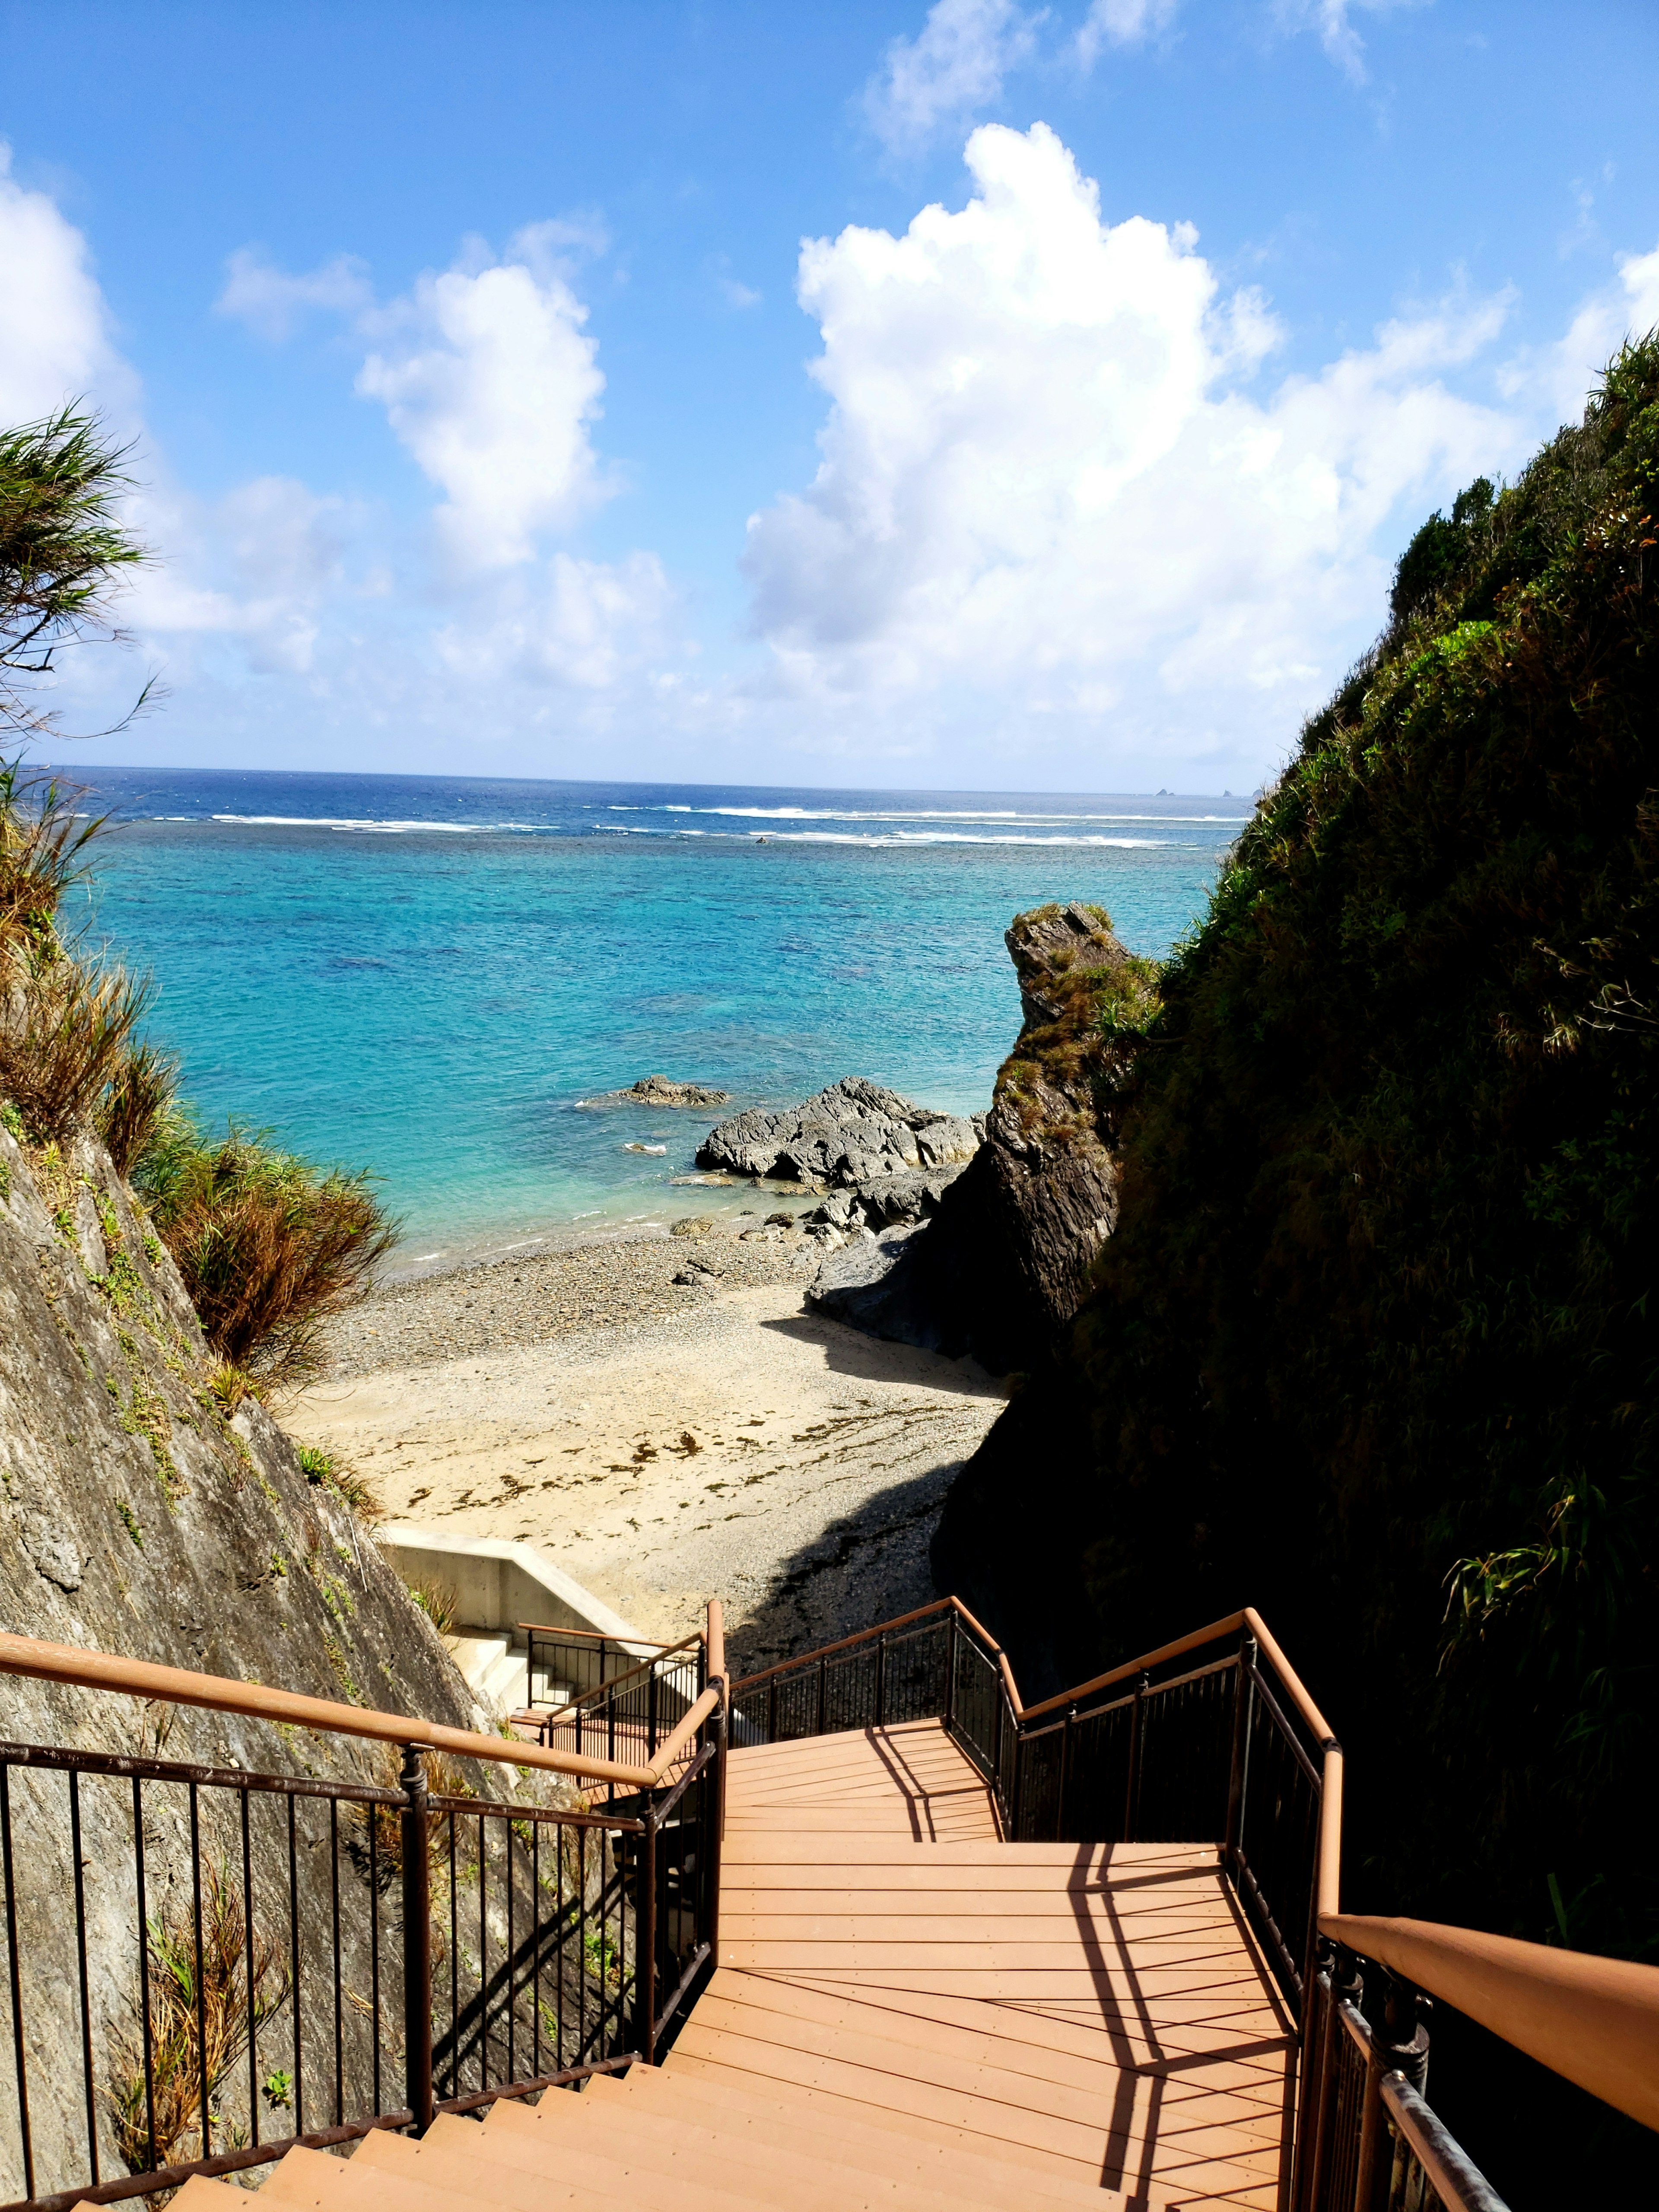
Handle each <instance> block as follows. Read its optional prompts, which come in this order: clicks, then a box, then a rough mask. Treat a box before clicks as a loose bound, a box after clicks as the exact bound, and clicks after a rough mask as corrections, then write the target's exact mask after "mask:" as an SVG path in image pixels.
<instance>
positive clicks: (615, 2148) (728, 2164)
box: [503, 2088, 1069, 2212]
mask: <svg viewBox="0 0 1659 2212" xmlns="http://www.w3.org/2000/svg"><path fill="white" fill-rule="evenodd" d="M555 2114H559V2115H562V2117H554V2115H555ZM544 2115H545V2117H544ZM505 2119H506V2115H505V2113H503V2120H504V2121H505ZM503 2132H504V2134H505V2133H511V2134H512V2135H513V2136H533V2137H534V2138H535V2141H536V2147H537V2148H538V2152H539V2154H540V2155H541V2156H542V2157H543V2158H544V2159H546V2160H556V2162H557V2170H558V2171H560V2172H567V2171H569V2170H571V2167H570V2161H571V2160H572V2158H573V2157H574V2156H576V2155H579V2154H580V2153H582V2152H584V2151H585V2152H587V2153H590V2154H592V2155H594V2156H596V2157H600V2158H610V2159H611V2160H614V2161H615V2162H616V2164H617V2166H623V2165H625V2166H626V2167H627V2169H628V2178H629V2191H630V2195H633V2196H636V2197H637V2201H640V2202H643V2203H656V2202H658V2201H661V2202H662V2203H667V2204H687V2205H690V2204H700V2203H703V2202H704V2201H705V2198H706V2199H707V2201H708V2202H711V2203H722V2202H731V2203H738V2202H741V2203H743V2204H744V2206H746V2207H748V2206H764V2207H766V2208H767V2209H768V2212H771V2208H773V2207H775V2206H779V2205H782V2204H787V2206H788V2207H789V2208H790V2212H960V2209H961V2207H962V2205H963V2202H964V2199H963V2196H962V2195H961V2193H960V2192H955V2193H941V2192H939V2191H937V2190H928V2189H925V2188H923V2187H922V2186H921V2185H919V2184H918V2183H916V2182H915V2181H914V2180H913V2179H910V2178H909V2177H908V2176H906V2175H902V2174H900V2173H897V2172H894V2171H893V2170H892V2166H891V2162H890V2163H889V2166H888V2167H887V2168H886V2169H885V2170H884V2171H878V2172H872V2171H871V2170H870V2169H869V2168H868V2167H867V2166H860V2165H858V2164H856V2163H849V2162H848V2160H845V2159H844V2158H842V2155H841V2151H840V2146H839V2144H838V2143H837V2142H836V2140H835V2138H834V2137H833V2136H831V2135H830V2134H829V2133H828V2132H825V2133H823V2135H821V2136H819V2137H818V2139H817V2142H816V2143H815V2144H813V2146H812V2147H811V2148H810V2149H808V2150H803V2149H802V2148H801V2144H802V2141H803V2138H802V2135H801V2132H800V2130H796V2131H795V2134H794V2136H793V2142H791V2143H785V2144H779V2143H777V2142H768V2141H765V2140H763V2139H760V2138H757V2137H755V2136H745V2135H744V2132H743V2131H742V2130H738V2129H734V2128H732V2127H730V2126H727V2127H725V2128H721V2127H719V2126H712V2127H711V2126H710V2125H709V2124H708V2115H707V2114H704V2115H703V2116H702V2119H700V2120H688V2119H687V2118H685V2117H684V2115H683V2114H681V2113H678V2112H667V2111H666V2110H663V2109H659V2108H656V2107H654V2106H652V2105H651V2103H650V2100H647V2098H645V2097H643V2096H641V2095H639V2094H635V2095H632V2096H630V2095H629V2093H628V2092H627V2091H626V2089H622V2088H619V2089H618V2091H617V2093H616V2094H615V2095H614V2096H613V2097H611V2098H608V2099H605V2100H600V2099H598V2098H594V2099H589V2098H587V2097H580V2098H577V2097H563V2098H557V2099H555V2100H551V2101H550V2100H544V2101H543V2104H542V2105H541V2106H538V2108H537V2110H536V2112H525V2113H522V2114H521V2115H520V2118H519V2119H518V2121H517V2122H516V2123H507V2127H506V2128H505V2129H504V2131H503ZM573 2147H574V2148H573ZM647 2171H649V2172H654V2174H656V2175H657V2176H659V2177H660V2180H659V2185H658V2186H657V2187H656V2188H653V2187H652V2186H651V2185H649V2184H648V2183H647V2182H646V2181H645V2176H646V2173H647ZM641 2190H642V2191H643V2193H642V2194H641V2193H640V2192H641ZM985 2201H986V2200H985V2199H984V2198H982V2197H980V2196H978V2195H970V2196H969V2197H968V2198H967V2199H966V2202H968V2203H972V2204H979V2203H984V2202H985ZM1068 2212H1069V2208H1068Z"/></svg>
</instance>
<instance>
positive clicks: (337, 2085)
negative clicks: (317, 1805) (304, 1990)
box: [328, 1797, 345, 2127]
mask: <svg viewBox="0 0 1659 2212" xmlns="http://www.w3.org/2000/svg"><path fill="white" fill-rule="evenodd" d="M328 1859H329V1883H330V1891H331V1901H332V1904H333V1907H334V2124H335V2126H336V2127H339V2126H340V2125H341V2124H343V2121H344V2119H345V2016H344V2013H343V2009H342V2006H341V1992H340V1801H339V1799H338V1798H337V1797H331V1798H330V1799H329V1801H328Z"/></svg>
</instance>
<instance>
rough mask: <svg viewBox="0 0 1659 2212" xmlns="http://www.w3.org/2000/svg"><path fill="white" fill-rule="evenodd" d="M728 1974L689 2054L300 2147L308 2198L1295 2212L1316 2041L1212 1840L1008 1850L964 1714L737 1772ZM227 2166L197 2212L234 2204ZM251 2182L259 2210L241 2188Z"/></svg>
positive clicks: (437, 2208)
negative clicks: (1287, 2180) (1303, 2030)
mask: <svg viewBox="0 0 1659 2212" xmlns="http://www.w3.org/2000/svg"><path fill="white" fill-rule="evenodd" d="M720 1911H721V1922H720V1958H721V1961H722V1963H721V1966H720V1970H719V1971H718V1972H716V1973H715V1974H714V1978H713V1979H712V1980H711V1981H710V1983H709V1984H708V1988H707V1989H706V1990H704V1992H703V1994H702V1996H701V1997H700V1998H699V2000H698V2002H697V2003H696V2006H695V2007H694V2008H693V2010H692V2012H691V2014H690V2018H689V2019H688V2020H687V2021H685V2023H684V2027H682V2028H681V2030H680V2033H679V2034H678V2038H677V2039H676V2040H675V2042H674V2045H673V2047H672V2049H671V2051H669V2052H668V2054H667V2056H666V2057H665V2060H664V2062H663V2063H662V2064H661V2065H660V2066H659V2067H656V2068H647V2067H644V2066H635V2067H634V2068H633V2069H631V2070H630V2071H629V2072H628V2073H627V2074H626V2075H596V2076H594V2077H592V2078H591V2079H590V2080H589V2081H587V2082H586V2085H585V2087H583V2088H582V2089H581V2091H580V2093H572V2092H569V2091H565V2090H550V2091H548V2092H546V2093H544V2094H543V2095H542V2097H541V2099H540V2101H539V2102H538V2104H537V2105H536V2106H534V2107H533V2108H532V2107H531V2106H528V2105H526V2104H525V2103H521V2102H518V2101H514V2100H510V2099H503V2100H500V2101H498V2102H497V2103H496V2104H495V2106H493V2107H491V2109H490V2110H489V2114H488V2117H487V2118H485V2119H484V2120H483V2123H482V2124H480V2123H479V2122H478V2121H477V2119H475V2118H460V2117H458V2116H454V2115H441V2116H440V2117H439V2118H438V2119H437V2120H436V2121H435V2124H433V2126H432V2127H431V2128H430V2129H429V2130H428V2132H427V2134H426V2136H424V2137H423V2138H422V2140H421V2141H419V2142H415V2141H413V2140H411V2139H410V2138H409V2137H407V2136H402V2135H398V2134H396V2133H394V2132H392V2131H391V2130H376V2131H375V2132H374V2133H373V2134H371V2135H369V2136H366V2137H365V2138H363V2140H362V2142H359V2143H357V2144H356V2146H355V2147H354V2148H352V2150H351V2151H350V2153H349V2154H348V2155H339V2154H331V2153H329V2152H325V2151H313V2150H306V2149H295V2150H292V2151H290V2152H289V2154H288V2155H287V2156H286V2157H285V2158H284V2159H283V2160H282V2161H281V2163H280V2164H279V2165H278V2166H276V2167H275V2168H274V2170H273V2171H272V2172H271V2173H270V2178H269V2179H267V2180H266V2181H265V2182H264V2185H263V2189H262V2191H261V2193H262V2194H263V2195H264V2196H265V2197H268V2198H270V2200H271V2202H272V2203H273V2204H276V2205H285V2206H292V2207H295V2208H296V2212H300V2208H305V2212H310V2209H311V2208H316V2212H326V2208H334V2207H337V2208H339V2212H441V2208H443V2212H449V2208H454V2209H455V2212H467V2208H471V2207H474V2206H476V2207H478V2208H480V2212H483V2208H486V2207H488V2208H508V2212H544V2208H550V2207H555V2206H571V2207H574V2208H579V2212H616V2208H617V2206H618V2205H621V2204H628V2205H630V2206H639V2207H642V2208H647V2209H648V2212H715V2208H716V2207H720V2208H729V2212H739V2208H747V2207H750V2206H755V2205H766V2206H769V2207H780V2208H781V2207H789V2208H791V2209H792V2212H793V2208H800V2212H860V2208H865V2207H868V2208H871V2212H875V2208H878V2207H879V2208H882V2212H945V2207H946V2206H947V2205H948V2206H950V2207H951V2208H954V2212H960V2208H962V2207H964V2206H985V2207H987V2208H996V2212H1017V2208H1024V2207H1030V2208H1033V2212H1049V2209H1051V2212H1060V2208H1062V2207H1073V2208H1075V2207H1080V2206H1083V2205H1085V2204H1086V2205H1088V2206H1090V2207H1091V2208H1093V2212H1119V2208H1124V2212H1143V2208H1144V2212H1158V2208H1163V2207H1180V2206H1197V2205H1212V2204H1214V2205H1218V2204H1231V2205H1239V2206H1252V2207H1260V2208H1262V2212H1267V2208H1270V2207H1272V2206H1273V2205H1274V2204H1275V2203H1277V2202H1278V2199H1279V2183H1280V2164H1281V2147H1282V2145H1283V2143H1284V2142H1285V2141H1286V2140H1287V2139H1288V2133H1289V2121H1290V2108H1291V2097H1292V2094H1293V2086H1294V2082H1293V2052H1294V2045H1295V2036H1294V2029H1293V2026H1292V2023H1291V2021H1290V2020H1289V2018H1288V2017H1287V2015H1286V2014H1285V2010H1284V2008H1283V2004H1282V2002H1281V2001H1280V1999H1279V1996H1278V1994H1277V1992H1276V1990H1275V1989H1274V1986H1273V1981H1272V1978H1271V1977H1270V1975H1269V1974H1268V1972H1267V1969H1266V1966H1265V1964H1264V1962H1263V1960H1262V1959H1261V1955H1260V1954H1259V1952H1258V1950H1257V1948H1256V1946H1255V1942H1254V1940H1253V1938H1252V1936H1250V1934H1249V1930H1248V1929H1247V1927H1246V1925H1245V1923H1244V1921H1243V1917H1242V1916H1241V1914H1240V1913H1239V1912H1238V1911H1237V1905H1236V1904H1235V1902H1234V1900H1233V1898H1232V1894H1231V1890H1230V1888H1229V1887H1228V1886H1227V1884H1226V1883H1225V1881H1224V1880H1223V1878H1222V1875H1221V1872H1220V1869H1219V1866H1218V1857H1217V1853H1216V1851H1215V1850H1214V1849H1213V1848H1212V1847H1209V1846H1205V1845H1197V1844H1115V1845H1104V1844H1007V1843H1005V1842H1003V1841H1002V1840H1001V1837H1000V1829H999V1826H998V1821H997V1815H996V1811H995V1807H994V1801H993V1799H992V1796H991V1794H990V1792H989V1790H987V1787H986V1785H985V1783H984V1781H983V1779H982V1778H981V1775H980V1773H979V1771H978V1770H977V1769H976V1768H975V1766H974V1765H972V1763H971V1762H970V1761H969V1759H968V1758H967V1757H966V1755H965V1754H964V1753H963V1752H962V1751H961V1750H960V1749H959V1748H958V1747H957V1744H956V1742H955V1741H953V1740H952V1738H951V1736H950V1735H948V1734H947V1732H946V1731H945V1728H944V1726H943V1725H942V1723H939V1722H938V1721H921V1722H914V1723H908V1724H903V1725H899V1726H893V1727H888V1728H884V1729H868V1730H862V1731H854V1732H849V1733H848V1734H845V1735H828V1736H818V1737H812V1738H806V1739H803V1740H800V1741H794V1742H787V1743H781V1744H774V1745H769V1746H765V1747H757V1748H750V1749H739V1750H734V1751H733V1752H732V1753H731V1755H730V1761H729V1770H728V1781H727V1801H726V1841H725V1850H724V1859H723V1865H722V1875H721V1883H720ZM232 2186H233V2185H230V2184H227V2183H225V2182H222V2181H214V2180H209V2179H204V2178H203V2177H201V2176H195V2177H192V2178H191V2179H190V2180H189V2181H187V2182H186V2183H185V2186H184V2188H183V2190H182V2191H181V2192H180V2195H179V2198H178V2200H177V2202H178V2203H179V2205H180V2207H181V2208H182V2212H216V2208H217V2212H227V2208H226V2197H227V2192H228V2190H229V2189H230V2188H231V2187H232ZM236 2193H237V2196H238V2197H242V2196H243V2194H244V2192H243V2191H240V2190H238V2191H237V2192H236Z"/></svg>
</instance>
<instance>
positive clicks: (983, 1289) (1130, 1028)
mask: <svg viewBox="0 0 1659 2212" xmlns="http://www.w3.org/2000/svg"><path fill="white" fill-rule="evenodd" d="M1006 943H1007V946H1008V951H1009V955H1010V957H1011V958H1012V961H1013V963H1014V968H1015V971H1016V973H1017V974H1018V978H1019V987H1020V1002H1021V1006H1022V1008H1023V1010H1024V1025H1023V1027H1022V1028H1021V1030H1020V1034H1019V1037H1018V1042H1016V1044H1015V1047H1014V1049H1013V1051H1012V1054H1010V1055H1009V1057H1008V1059H1007V1060H1006V1061H1005V1062H1004V1064H1003V1066H1002V1068H1001V1070H1000V1073H999V1074H998V1077H997V1081H996V1089H995V1092H994V1097H993V1099H992V1103H991V1108H990V1111H989V1113H988V1114H987V1116H986V1120H985V1139H984V1142H983V1144H982V1145H981V1146H980V1148H979V1150H978V1151H977V1152H975V1155H974V1157H973V1158H972V1159H971V1160H970V1161H969V1164H968V1165H967V1167H966V1168H964V1169H963V1171H962V1173H961V1175H960V1176H958V1177H957V1180H956V1181H955V1182H953V1183H952V1184H951V1187H950V1188H949V1189H948V1190H947V1191H946V1192H945V1194H944V1197H943V1200H942V1201H941V1203H940V1206H939V1211H938V1212H937V1214H936V1215H935V1217H934V1218H933V1221H932V1222H931V1223H930V1224H929V1225H927V1227H926V1228H925V1229H922V1230H921V1231H917V1232H916V1233H915V1234H914V1235H913V1236H911V1237H908V1239H906V1240H905V1241H904V1243H902V1246H896V1247H895V1248H894V1249H895V1251H896V1263H895V1264H893V1265H892V1266H890V1267H887V1268H883V1267H880V1266H879V1264H877V1265H876V1266H874V1267H872V1265H871V1264H870V1263H869V1262H868V1261H866V1263H865V1264H864V1266H863V1267H860V1255H858V1254H857V1253H856V1252H853V1253H849V1254H848V1255H847V1256H846V1258H845V1259H842V1255H836V1256H835V1258H833V1259H832V1260H831V1261H829V1262H826V1265H825V1268H824V1271H823V1276H822V1278H821V1279H820V1281H819V1283H818V1285H817V1286H815V1290H814V1292H813V1294H812V1295H813V1302H814V1304H817V1306H818V1307H819V1308H820V1310H823V1311H826V1312H829V1313H831V1314H833V1315H835V1316H836V1318H838V1319H842V1320H845V1321H848V1322H852V1323H853V1324H854V1326H855V1327H859V1328H866V1329H868V1330H869V1331H870V1332H871V1333H872V1334H874V1335H878V1336H887V1337H892V1338H895V1339H896V1340H899V1341H901V1342H905V1343H912V1344H919V1345H921V1346H926V1347H927V1348H928V1349H930V1350H937V1351H943V1352H948V1353H950V1354H951V1355H952V1356H953V1357H954V1356H958V1355H960V1354H961V1353H963V1352H972V1353H973V1354H974V1355H975V1357H976V1358H978V1359H979V1360H980V1361H981V1363H982V1364H984V1365H986V1366H987V1367H988V1368H990V1369H991V1370H993V1371H994V1372H996V1373H1006V1372H1008V1371H1010V1370H1021V1371H1025V1370H1030V1369H1032V1368H1033V1367H1035V1366H1037V1365H1039V1364H1041V1363H1042V1360H1043V1359H1044V1358H1045V1357H1046V1356H1047V1353H1048V1348H1049V1347H1050V1346H1052V1345H1053V1343H1054V1340H1055V1339H1056V1337H1057V1336H1058V1334H1059V1333H1060V1331H1061V1330H1062V1329H1063V1328H1065V1327H1066V1324H1067V1323H1068V1322H1070V1320H1071V1318H1072V1316H1073V1314H1074V1313H1075V1312H1076V1311H1077V1309H1078V1307H1079V1304H1081V1303H1082V1300H1083V1297H1084V1294H1085V1291H1086V1289H1087V1286H1088V1280H1089V1272H1090V1269H1091V1267H1092V1265H1093V1263H1094V1261H1095V1258H1096V1256H1097V1254H1098V1252H1099V1250H1100V1248H1101V1246H1102V1245H1103V1243H1104V1242H1105V1240H1106V1238H1107V1237H1108V1236H1109V1235H1110V1233H1111V1229H1112V1225H1113V1222H1114V1220H1115V1217H1116V1207H1117V1195H1116V1192H1117V1178H1116V1170H1115V1127H1116V1119H1117V1115H1118V1111H1119V1108H1120V1103H1121V1097H1122V1094H1123V1090H1124V1085H1125V1082H1126V1079H1127V1074H1128V1072H1129V1070H1130V1068H1131V1066H1132V1065H1133V1039H1134V1036H1135V1035H1136V1033H1137V1032H1138V1030H1139V1025H1140V1024H1141V1023H1142V1022H1144V1020H1145V1019H1146V1016H1147V1014H1148V1013H1149V1012H1151V1010H1152V1006H1153V1004H1154V1003H1155V996H1154V994H1155V991H1156V969H1155V968H1154V967H1153V964H1152V963H1151V962H1149V961H1145V960H1141V959H1138V958H1137V957H1135V956H1134V955H1133V953H1131V952H1129V951H1127V950H1126V949H1125V947H1124V946H1123V945H1121V943H1120V942H1119V940H1118V939H1117V938H1116V937H1115V936H1114V934H1113V933H1112V927H1111V921H1110V918H1109V915H1106V914H1105V913H1104V912H1103V909H1102V908H1099V907H1093V906H1083V905H1080V904H1077V903H1075V902H1074V903H1073V904H1072V905H1069V906H1063V907H1062V906H1059V905H1054V906H1045V907H1039V908H1036V909H1035V910H1034V911H1033V912H1031V913H1029V914H1023V915H1018V916H1017V917H1016V918H1015V920H1014V921H1013V923H1012V926H1011V927H1010V928H1009V930H1008V932H1007V935H1006ZM860 1277H862V1279H860ZM872 1277H873V1279H872Z"/></svg>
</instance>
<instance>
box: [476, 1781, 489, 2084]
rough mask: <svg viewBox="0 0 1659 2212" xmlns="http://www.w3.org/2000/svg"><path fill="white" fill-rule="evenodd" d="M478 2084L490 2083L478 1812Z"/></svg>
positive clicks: (486, 1951)
mask: <svg viewBox="0 0 1659 2212" xmlns="http://www.w3.org/2000/svg"><path fill="white" fill-rule="evenodd" d="M478 2087H480V2088H481V2089H487V2088H488V2087H489V1909H488V1899H487V1897H486V1893H485V1890H484V1824H483V1814H482V1813H480V1814H479V1815H478Z"/></svg>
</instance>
